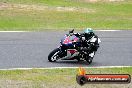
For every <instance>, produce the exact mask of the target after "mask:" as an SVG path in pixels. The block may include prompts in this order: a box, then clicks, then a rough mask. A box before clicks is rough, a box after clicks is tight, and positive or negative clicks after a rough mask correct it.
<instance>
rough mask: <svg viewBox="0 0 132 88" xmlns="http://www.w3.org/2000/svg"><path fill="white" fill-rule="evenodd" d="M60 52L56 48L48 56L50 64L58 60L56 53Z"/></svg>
mask: <svg viewBox="0 0 132 88" xmlns="http://www.w3.org/2000/svg"><path fill="white" fill-rule="evenodd" d="M59 52H60V49H59V48H56V49H54V50H53V51H52V52H51V53H50V54H49V56H48V60H49V61H50V62H55V61H56V60H57V59H58V58H59V55H58V53H59Z"/></svg>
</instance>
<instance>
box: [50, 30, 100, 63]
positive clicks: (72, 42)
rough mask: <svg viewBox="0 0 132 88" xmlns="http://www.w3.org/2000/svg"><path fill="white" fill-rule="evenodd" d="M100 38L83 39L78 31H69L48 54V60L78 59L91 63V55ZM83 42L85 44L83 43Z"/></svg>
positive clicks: (93, 53) (92, 55) (95, 49)
mask: <svg viewBox="0 0 132 88" xmlns="http://www.w3.org/2000/svg"><path fill="white" fill-rule="evenodd" d="M100 42H101V41H100V39H99V38H98V37H96V36H93V37H92V38H91V39H90V40H85V41H84V40H83V36H82V35H81V34H80V33H74V30H72V31H69V34H66V35H65V36H64V37H63V38H62V39H61V41H60V43H61V45H60V46H59V47H58V48H56V49H54V50H53V51H52V52H50V54H49V55H48V60H49V61H50V62H55V61H57V60H58V59H61V60H75V59H76V60H78V61H87V62H88V63H89V64H90V63H92V60H93V57H94V55H95V52H96V51H97V48H98V47H99V43H100ZM84 43H85V44H84Z"/></svg>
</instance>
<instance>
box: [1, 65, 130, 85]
mask: <svg viewBox="0 0 132 88" xmlns="http://www.w3.org/2000/svg"><path fill="white" fill-rule="evenodd" d="M77 73H78V69H32V70H1V71H0V88H4V87H7V88H8V87H9V88H47V87H48V88H58V87H61V88H79V87H81V86H79V85H78V84H77V83H76V74H77ZM86 73H87V74H130V75H132V67H127V68H126V67H124V68H87V69H86ZM87 86H89V87H98V88H102V87H107V88H108V87H110V88H111V87H114V88H120V87H123V88H124V87H129V88H130V87H132V84H131V83H130V84H125V85H122V84H120V85H118V84H111V85H109V84H102V85H101V84H98V85H96V84H88V85H84V86H82V88H86V87H87Z"/></svg>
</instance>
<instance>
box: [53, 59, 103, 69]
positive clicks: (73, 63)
mask: <svg viewBox="0 0 132 88" xmlns="http://www.w3.org/2000/svg"><path fill="white" fill-rule="evenodd" d="M51 63H52V64H58V65H61V66H62V67H63V66H64V67H79V66H84V67H86V66H90V67H93V66H101V64H100V63H97V62H92V63H91V64H88V63H87V62H86V61H80V62H78V61H76V60H71V61H69V60H64V61H63V60H60V61H56V62H51Z"/></svg>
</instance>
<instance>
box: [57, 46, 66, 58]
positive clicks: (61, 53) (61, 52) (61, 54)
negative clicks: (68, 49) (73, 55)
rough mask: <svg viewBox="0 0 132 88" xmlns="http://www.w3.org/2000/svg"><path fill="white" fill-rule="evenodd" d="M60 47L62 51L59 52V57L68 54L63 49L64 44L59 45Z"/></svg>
mask: <svg viewBox="0 0 132 88" xmlns="http://www.w3.org/2000/svg"><path fill="white" fill-rule="evenodd" d="M58 48H59V49H60V52H59V53H58V55H59V57H60V58H62V57H64V56H65V55H66V53H65V50H62V46H58Z"/></svg>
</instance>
